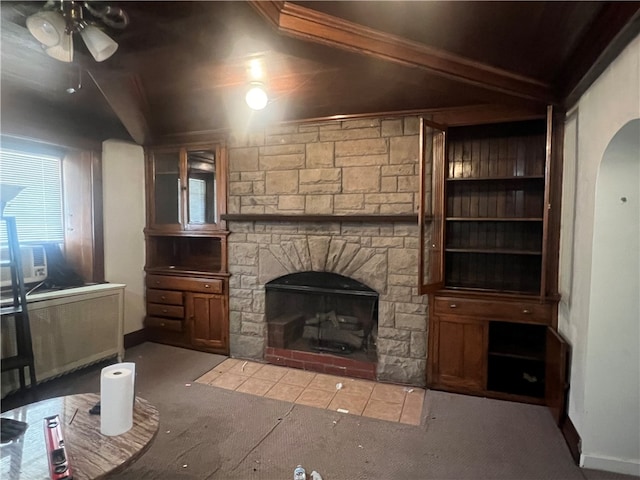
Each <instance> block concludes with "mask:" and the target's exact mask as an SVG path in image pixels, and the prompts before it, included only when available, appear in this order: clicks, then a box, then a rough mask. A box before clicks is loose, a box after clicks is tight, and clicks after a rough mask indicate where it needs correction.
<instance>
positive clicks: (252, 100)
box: [244, 82, 269, 110]
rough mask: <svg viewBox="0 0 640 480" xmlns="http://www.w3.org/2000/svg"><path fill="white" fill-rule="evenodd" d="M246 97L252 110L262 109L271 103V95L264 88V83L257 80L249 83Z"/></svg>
mask: <svg viewBox="0 0 640 480" xmlns="http://www.w3.org/2000/svg"><path fill="white" fill-rule="evenodd" d="M244 99H245V100H246V102H247V105H249V108H251V109H252V110H262V109H263V108H264V107H266V106H267V103H269V96H268V95H267V92H266V91H265V89H264V85H262V84H261V83H255V82H254V83H251V84H249V90H248V91H247V94H246V96H245V97H244Z"/></svg>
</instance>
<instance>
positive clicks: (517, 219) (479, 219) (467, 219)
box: [446, 217, 543, 222]
mask: <svg viewBox="0 0 640 480" xmlns="http://www.w3.org/2000/svg"><path fill="white" fill-rule="evenodd" d="M446 220H447V221H448V222H542V221H543V218H542V217H447V218H446Z"/></svg>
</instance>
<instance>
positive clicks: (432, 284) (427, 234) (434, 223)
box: [418, 118, 446, 294]
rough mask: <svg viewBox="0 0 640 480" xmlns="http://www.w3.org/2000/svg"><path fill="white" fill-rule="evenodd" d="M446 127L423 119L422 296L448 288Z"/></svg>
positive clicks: (421, 166) (421, 151) (420, 218)
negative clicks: (446, 281)
mask: <svg viewBox="0 0 640 480" xmlns="http://www.w3.org/2000/svg"><path fill="white" fill-rule="evenodd" d="M445 135H446V127H444V126H442V125H438V124H435V123H432V122H429V121H427V120H425V119H423V118H421V119H420V204H419V212H418V228H419V241H420V250H419V255H420V257H419V263H418V276H419V282H420V283H419V286H420V293H423V294H424V293H431V292H434V291H436V290H438V289H440V288H442V287H443V286H444V188H445V182H444V178H445V177H444V163H445V158H444V157H445Z"/></svg>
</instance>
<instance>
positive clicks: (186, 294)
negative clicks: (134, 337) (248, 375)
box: [145, 274, 229, 354]
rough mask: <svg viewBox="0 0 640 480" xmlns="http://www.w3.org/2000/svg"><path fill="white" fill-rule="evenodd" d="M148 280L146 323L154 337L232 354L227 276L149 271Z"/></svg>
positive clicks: (151, 335)
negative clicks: (230, 351)
mask: <svg viewBox="0 0 640 480" xmlns="http://www.w3.org/2000/svg"><path fill="white" fill-rule="evenodd" d="M146 280H147V316H146V319H145V326H146V327H147V330H148V334H149V337H150V339H151V340H154V341H158V342H161V343H168V344H171V345H177V346H181V347H188V348H197V349H199V350H205V351H209V352H214V353H221V354H228V353H229V340H228V339H229V321H228V314H227V298H228V297H227V295H228V281H227V279H226V278H209V279H204V278H193V277H181V276H168V275H155V274H147V279H146ZM156 287H157V288H156Z"/></svg>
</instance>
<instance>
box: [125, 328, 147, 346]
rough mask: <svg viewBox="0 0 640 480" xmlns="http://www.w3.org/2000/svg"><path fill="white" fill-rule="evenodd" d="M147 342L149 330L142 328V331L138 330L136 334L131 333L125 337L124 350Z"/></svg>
mask: <svg viewBox="0 0 640 480" xmlns="http://www.w3.org/2000/svg"><path fill="white" fill-rule="evenodd" d="M146 341H147V330H146V329H144V328H141V329H140V330H136V331H134V332H129V333H127V334H125V336H124V348H125V350H126V349H127V348H131V347H135V346H136V345H140V344H141V343H144V342H146Z"/></svg>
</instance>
